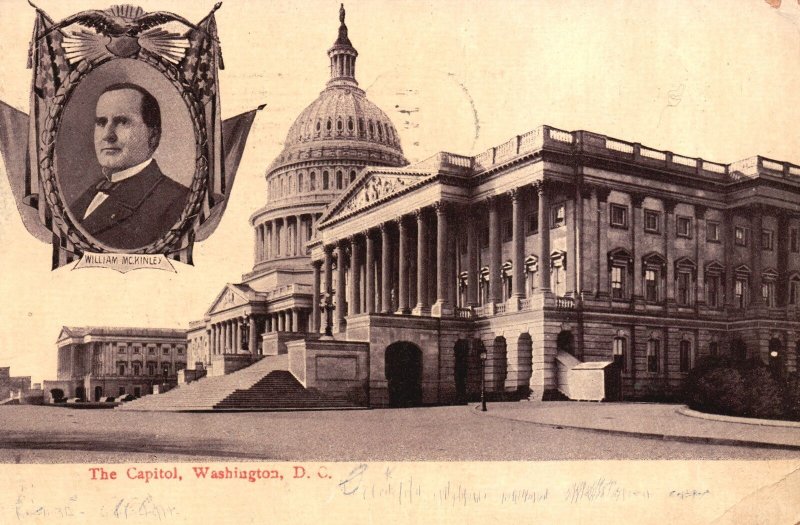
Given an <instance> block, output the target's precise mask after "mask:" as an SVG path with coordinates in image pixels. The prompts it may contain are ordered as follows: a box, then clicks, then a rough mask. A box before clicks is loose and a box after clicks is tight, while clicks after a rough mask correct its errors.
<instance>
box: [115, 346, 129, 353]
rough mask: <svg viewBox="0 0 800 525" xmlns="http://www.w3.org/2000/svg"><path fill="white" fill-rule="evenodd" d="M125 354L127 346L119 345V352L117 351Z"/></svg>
mask: <svg viewBox="0 0 800 525" xmlns="http://www.w3.org/2000/svg"><path fill="white" fill-rule="evenodd" d="M125 352H127V348H125V345H119V350H117V353H118V354H124V353H125Z"/></svg>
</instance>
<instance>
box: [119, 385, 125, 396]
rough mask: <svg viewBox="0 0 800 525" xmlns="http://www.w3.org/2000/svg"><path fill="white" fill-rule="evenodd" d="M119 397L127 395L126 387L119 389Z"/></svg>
mask: <svg viewBox="0 0 800 525" xmlns="http://www.w3.org/2000/svg"><path fill="white" fill-rule="evenodd" d="M119 395H121V396H124V395H125V387H124V386H121V387H119Z"/></svg>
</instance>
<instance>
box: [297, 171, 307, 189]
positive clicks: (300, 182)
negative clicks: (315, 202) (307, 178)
mask: <svg viewBox="0 0 800 525" xmlns="http://www.w3.org/2000/svg"><path fill="white" fill-rule="evenodd" d="M303 182H304V181H303V173H302V172H301V173H298V174H297V193H302V192H303V190H304V189H305V188H304V186H303Z"/></svg>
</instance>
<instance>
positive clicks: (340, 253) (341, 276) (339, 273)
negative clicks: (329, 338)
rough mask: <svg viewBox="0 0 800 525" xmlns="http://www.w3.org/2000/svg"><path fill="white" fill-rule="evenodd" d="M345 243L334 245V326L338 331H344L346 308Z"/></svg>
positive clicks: (342, 241)
mask: <svg viewBox="0 0 800 525" xmlns="http://www.w3.org/2000/svg"><path fill="white" fill-rule="evenodd" d="M345 242H346V241H344V240H340V241H339V242H338V243H337V245H336V324H335V325H334V326H337V327H338V328H339V331H340V332H341V331H344V316H345V313H346V312H345V308H346V302H347V300H346V297H345V293H346V292H345V290H346V288H345V273H344V268H345V258H346V257H345Z"/></svg>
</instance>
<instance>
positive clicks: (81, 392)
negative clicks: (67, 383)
mask: <svg viewBox="0 0 800 525" xmlns="http://www.w3.org/2000/svg"><path fill="white" fill-rule="evenodd" d="M75 397H77V398H78V399H80V400H81V401H85V400H86V389H85V388H84V387H82V386H79V387H77V388H76V389H75Z"/></svg>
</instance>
